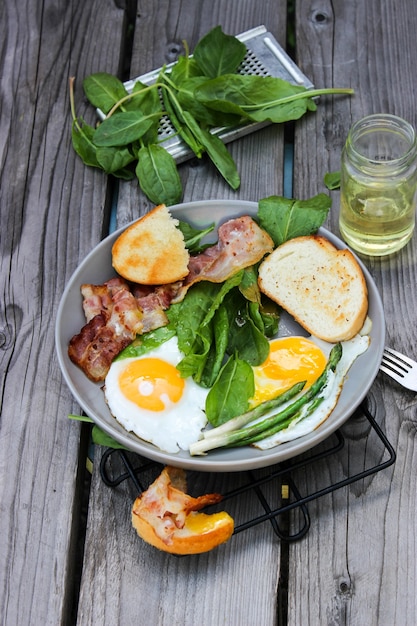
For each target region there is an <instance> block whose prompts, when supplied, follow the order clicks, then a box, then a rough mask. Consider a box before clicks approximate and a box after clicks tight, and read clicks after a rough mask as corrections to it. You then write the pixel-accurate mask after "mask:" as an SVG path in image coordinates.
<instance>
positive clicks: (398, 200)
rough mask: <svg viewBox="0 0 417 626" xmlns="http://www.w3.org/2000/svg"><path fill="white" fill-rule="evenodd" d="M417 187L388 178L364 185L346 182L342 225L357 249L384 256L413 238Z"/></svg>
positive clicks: (372, 254) (341, 208) (347, 241)
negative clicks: (400, 185)
mask: <svg viewBox="0 0 417 626" xmlns="http://www.w3.org/2000/svg"><path fill="white" fill-rule="evenodd" d="M414 190H415V186H414V185H413V184H410V185H404V183H403V184H402V187H401V190H400V189H399V183H398V181H397V183H396V184H395V185H392V186H389V185H388V184H387V181H384V182H383V183H375V184H369V185H363V184H361V183H360V182H358V181H357V180H355V179H354V178H350V179H348V180H347V181H346V184H345V186H344V189H343V193H341V195H340V219H339V228H340V232H341V234H342V237H343V239H344V240H345V241H346V243H347V244H348V245H350V246H351V247H352V248H353V249H354V250H357V251H358V252H362V253H363V254H368V255H370V256H383V255H387V254H392V253H393V252H396V251H397V250H400V249H401V248H402V247H403V246H405V244H406V243H407V242H408V241H409V240H410V239H411V237H412V234H413V231H414V225H415V191H414Z"/></svg>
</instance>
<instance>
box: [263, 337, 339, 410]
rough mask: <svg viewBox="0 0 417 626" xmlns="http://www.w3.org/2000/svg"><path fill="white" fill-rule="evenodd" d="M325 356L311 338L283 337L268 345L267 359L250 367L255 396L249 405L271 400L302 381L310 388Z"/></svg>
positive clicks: (323, 366) (321, 368)
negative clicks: (253, 377) (253, 376)
mask: <svg viewBox="0 0 417 626" xmlns="http://www.w3.org/2000/svg"><path fill="white" fill-rule="evenodd" d="M326 362H327V359H326V356H325V355H324V353H323V352H322V351H321V350H320V348H319V347H318V346H317V345H316V344H315V343H314V342H313V341H311V340H310V339H306V338H304V337H285V338H282V339H275V340H274V341H271V343H270V351H269V355H268V357H267V358H266V360H265V361H264V362H263V363H262V365H259V366H257V367H254V368H253V371H254V375H255V395H254V396H253V398H252V399H251V405H252V406H256V405H257V404H260V403H261V402H265V401H266V400H270V399H271V398H274V397H275V396H277V395H278V393H282V392H284V391H286V390H287V389H290V387H292V386H293V385H295V384H296V383H298V382H301V381H303V380H305V381H306V384H305V387H304V389H306V388H308V387H310V386H311V385H312V384H313V383H314V382H315V381H316V380H317V378H318V377H319V376H320V374H322V373H323V370H324V368H325V366H326Z"/></svg>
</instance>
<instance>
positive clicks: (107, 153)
mask: <svg viewBox="0 0 417 626" xmlns="http://www.w3.org/2000/svg"><path fill="white" fill-rule="evenodd" d="M96 156H97V161H98V162H99V164H100V167H101V168H102V169H103V170H104V171H105V172H106V174H116V173H117V172H118V171H120V170H124V168H125V167H126V166H127V165H129V164H130V163H132V162H133V161H134V160H135V157H134V156H133V154H132V153H131V151H130V150H129V149H128V148H119V147H118V148H115V147H102V148H97V150H96ZM133 176H134V175H133V173H131V176H130V178H133Z"/></svg>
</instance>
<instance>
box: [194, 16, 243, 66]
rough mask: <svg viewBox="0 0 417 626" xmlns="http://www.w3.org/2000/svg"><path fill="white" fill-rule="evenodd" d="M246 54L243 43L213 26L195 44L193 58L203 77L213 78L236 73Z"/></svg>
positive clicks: (219, 27) (218, 27)
mask: <svg viewBox="0 0 417 626" xmlns="http://www.w3.org/2000/svg"><path fill="white" fill-rule="evenodd" d="M246 52H247V49H246V46H245V44H244V43H242V42H241V41H239V39H237V38H236V37H233V36H232V35H226V34H225V33H224V32H223V31H222V28H221V26H215V27H214V28H212V29H211V30H210V31H209V32H208V33H207V34H206V35H205V36H204V37H202V39H200V41H199V42H198V43H197V45H196V47H195V49H194V55H193V57H194V59H195V61H196V62H197V64H198V65H199V67H200V68H201V69H202V71H203V73H204V75H205V76H207V77H209V78H215V77H216V76H221V75H222V74H232V73H233V72H236V70H237V68H238V67H239V65H240V64H241V62H242V61H243V59H244V58H245V55H246Z"/></svg>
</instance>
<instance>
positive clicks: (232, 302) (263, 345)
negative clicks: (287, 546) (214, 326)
mask: <svg viewBox="0 0 417 626" xmlns="http://www.w3.org/2000/svg"><path fill="white" fill-rule="evenodd" d="M250 304H253V303H249V302H248V301H247V300H245V299H244V298H243V297H242V296H241V295H240V297H239V292H237V293H236V290H235V291H233V292H231V293H230V294H229V296H228V298H227V299H226V300H225V306H226V309H227V314H228V318H229V338H228V344H227V353H228V354H234V353H236V354H238V355H239V357H240V358H241V359H244V360H245V361H247V362H248V363H250V364H251V365H260V364H261V363H263V362H264V361H265V359H266V357H267V356H268V354H269V342H268V339H267V338H266V337H265V335H264V333H263V320H262V318H261V317H260V316H259V315H258V312H259V309H258V305H254V306H253V308H251V307H250Z"/></svg>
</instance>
